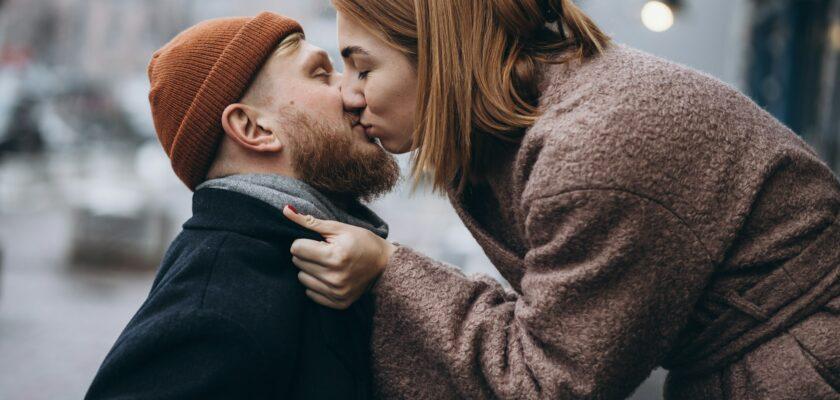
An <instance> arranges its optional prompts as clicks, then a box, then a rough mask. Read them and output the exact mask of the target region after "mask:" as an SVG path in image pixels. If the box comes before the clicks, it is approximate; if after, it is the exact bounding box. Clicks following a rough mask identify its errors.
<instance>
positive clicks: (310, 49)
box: [275, 39, 332, 67]
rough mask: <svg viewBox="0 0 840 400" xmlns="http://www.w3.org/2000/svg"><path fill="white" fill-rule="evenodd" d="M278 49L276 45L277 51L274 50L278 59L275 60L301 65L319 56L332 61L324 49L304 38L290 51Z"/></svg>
mask: <svg viewBox="0 0 840 400" xmlns="http://www.w3.org/2000/svg"><path fill="white" fill-rule="evenodd" d="M280 50H281V48H280V47H279V46H278V49H277V52H275V58H277V59H278V60H277V61H280V62H285V63H289V64H297V65H299V66H301V67H303V66H305V65H306V64H309V63H311V62H313V61H316V60H318V59H321V58H324V59H327V60H329V61H332V60H330V57H329V53H327V51H326V50H324V49H322V48H320V47H318V46H315V45H314V44H312V43H310V42H308V41H306V39H300V43H299V44H298V46H295V48H294V49H291V50H290V51H287V52H282V51H280Z"/></svg>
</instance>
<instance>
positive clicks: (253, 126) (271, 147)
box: [222, 103, 283, 153]
mask: <svg viewBox="0 0 840 400" xmlns="http://www.w3.org/2000/svg"><path fill="white" fill-rule="evenodd" d="M258 117H259V111H258V110H257V109H255V108H254V107H251V106H249V105H246V104H242V103H235V104H231V105H229V106H227V107H226V108H225V111H224V112H223V113H222V128H224V130H225V134H227V136H228V137H229V138H231V139H232V140H233V141H234V142H236V143H237V144H239V145H240V146H242V147H244V148H246V149H248V150H251V151H258V152H271V153H276V152H279V151H280V150H282V149H283V143H281V142H280V140H279V139H277V137H276V136H275V135H274V133H273V132H272V131H271V130H272V129H273V128H272V127H269V126H266V125H264V124H260V122H259V118H258Z"/></svg>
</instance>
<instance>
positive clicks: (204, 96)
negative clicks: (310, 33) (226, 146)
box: [148, 12, 303, 190]
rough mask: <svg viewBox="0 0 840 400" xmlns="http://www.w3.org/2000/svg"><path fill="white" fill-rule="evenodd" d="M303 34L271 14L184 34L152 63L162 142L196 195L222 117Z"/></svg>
mask: <svg viewBox="0 0 840 400" xmlns="http://www.w3.org/2000/svg"><path fill="white" fill-rule="evenodd" d="M295 32H301V33H302V32H303V29H302V28H301V26H300V25H299V24H298V23H297V22H296V21H294V20H292V19H290V18H286V17H284V16H281V15H277V14H274V13H270V12H263V13H261V14H259V15H257V16H256V17H254V18H221V19H215V20H209V21H205V22H202V23H199V24H198V25H195V26H193V27H192V28H189V29H187V30H185V31H184V32H181V33H180V34H179V35H178V36H176V37H175V38H174V39H172V41H170V42H169V43H167V44H166V45H165V46H163V48H161V49H160V50H158V51H157V52H155V54H154V56H153V57H152V61H151V62H150V63H149V70H148V72H149V81H150V82H151V91H150V92H149V103H151V106H152V118H153V119H154V123H155V130H157V135H158V139H160V143H161V144H162V145H163V149H164V151H166V154H167V155H169V158H170V160H171V161H172V168H173V169H174V170H175V174H176V175H178V177H179V178H181V180H182V181H183V182H184V183H185V184H186V185H187V187H189V188H190V190H195V187H196V186H198V185H199V184H200V183H202V182H203V181H204V180H205V177H206V176H207V172H208V170H209V169H210V166H211V164H212V163H213V160H214V158H215V157H216V152H217V150H218V147H219V144H220V143H221V139H222V137H223V136H222V135H223V134H224V132H223V130H222V123H221V120H222V113H223V112H224V110H225V108H226V107H227V106H228V105H230V104H233V103H235V102H237V101H239V100H240V99H241V98H242V96H244V95H245V91H246V90H247V89H248V87H249V86H250V85H251V82H252V81H253V79H254V77H255V76H256V74H257V72H259V70H260V68H261V67H262V65H263V64H264V63H265V61H266V60H267V58H268V56H269V55H271V54H272V53H273V52H274V50H275V49H276V48H277V46H278V45H279V44H280V42H282V41H283V39H285V38H286V36H288V35H290V34H292V33H295Z"/></svg>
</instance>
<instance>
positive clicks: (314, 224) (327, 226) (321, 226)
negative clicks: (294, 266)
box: [283, 206, 344, 238]
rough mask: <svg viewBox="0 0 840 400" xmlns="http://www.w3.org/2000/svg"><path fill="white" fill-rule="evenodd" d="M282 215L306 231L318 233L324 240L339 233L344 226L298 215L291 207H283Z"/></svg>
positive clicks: (309, 216)
mask: <svg viewBox="0 0 840 400" xmlns="http://www.w3.org/2000/svg"><path fill="white" fill-rule="evenodd" d="M283 215H284V216H285V217H286V218H288V219H289V220H291V221H292V222H294V223H296V224H298V225H300V226H302V227H304V228H306V229H309V230H311V231H315V232H318V233H320V234H321V236H323V237H325V238H326V237H327V236H332V235H336V234H338V233H340V232H341V229H342V227H343V225H344V224H342V223H340V222H335V221H327V220H323V219H318V218H315V217H313V216H311V215H303V214H298V213H297V212H296V211H295V210H294V209H293V208H292V207H291V206H286V207H283Z"/></svg>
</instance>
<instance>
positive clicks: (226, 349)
mask: <svg viewBox="0 0 840 400" xmlns="http://www.w3.org/2000/svg"><path fill="white" fill-rule="evenodd" d="M265 362H266V361H265V358H264V354H263V352H262V351H261V349H260V348H259V347H258V345H257V342H256V341H255V340H254V339H253V338H252V337H251V336H250V335H249V333H248V332H247V331H246V330H245V329H244V328H243V327H241V326H240V325H238V324H237V323H236V322H234V321H232V320H230V319H227V318H225V317H222V316H220V315H216V314H214V313H212V312H208V311H204V310H197V311H193V312H189V313H178V314H169V315H166V316H160V317H157V318H155V319H154V320H151V321H146V322H145V323H140V324H138V325H136V326H134V327H133V328H132V329H131V330H130V331H128V332H125V333H124V334H123V336H122V337H121V339H120V341H119V342H117V344H116V345H115V346H114V348H113V349H112V350H111V352H110V353H109V355H108V356H107V357H106V359H105V361H104V363H103V364H102V366H101V367H100V370H99V372H98V373H97V375H96V377H95V378H94V381H93V383H92V385H91V387H90V389H89V390H88V393H87V396H86V397H85V398H86V399H90V400H94V399H96V400H99V399H233V398H237V399H254V398H263V397H264V394H265V393H266V391H267V390H268V389H267V386H266V377H264V376H262V375H261V374H262V371H264V370H265V365H264V363H265Z"/></svg>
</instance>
